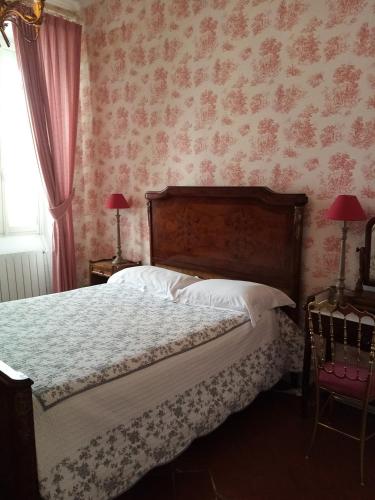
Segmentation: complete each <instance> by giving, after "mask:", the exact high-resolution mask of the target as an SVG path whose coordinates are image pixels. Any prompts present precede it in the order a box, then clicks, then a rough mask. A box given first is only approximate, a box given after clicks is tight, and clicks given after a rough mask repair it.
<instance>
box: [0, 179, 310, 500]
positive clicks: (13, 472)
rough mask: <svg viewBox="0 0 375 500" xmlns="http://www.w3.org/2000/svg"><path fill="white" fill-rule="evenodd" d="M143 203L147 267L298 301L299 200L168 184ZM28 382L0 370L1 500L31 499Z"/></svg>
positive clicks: (258, 190) (249, 190)
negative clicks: (251, 285) (261, 286)
mask: <svg viewBox="0 0 375 500" xmlns="http://www.w3.org/2000/svg"><path fill="white" fill-rule="evenodd" d="M146 199H147V205H148V217H149V225H150V257H151V263H152V264H154V265H158V266H165V267H169V268H172V269H176V268H177V269H180V270H184V271H185V272H188V273H192V274H199V275H201V276H202V277H208V276H222V277H226V278H237V279H241V280H250V281H257V282H261V283H265V284H268V285H271V286H274V287H278V288H280V289H282V290H283V291H285V292H286V293H287V294H288V295H289V296H290V297H291V298H292V299H293V300H294V301H295V302H296V303H297V304H298V303H299V286H300V277H301V272H300V262H301V243H302V229H303V210H304V205H305V204H306V203H307V197H306V195H304V194H279V193H275V192H273V191H271V190H270V189H267V188H265V187H169V188H167V189H165V190H164V191H161V192H148V193H147V194H146ZM83 312H84V311H83ZM289 312H290V314H291V315H292V316H294V317H295V318H296V317H297V316H298V311H296V310H290V311H289ZM32 384H33V381H32V380H30V379H29V378H28V377H27V375H23V374H22V373H17V374H15V372H14V371H12V369H11V368H10V367H8V366H7V365H5V364H3V365H1V366H0V408H1V409H2V411H1V412H0V442H1V443H2V446H1V448H2V449H1V453H0V497H1V498H2V499H7V498H9V499H11V500H25V499H26V498H27V499H28V500H36V499H39V492H38V482H37V470H36V467H35V463H36V449H35V437H34V428H33V403H32ZM3 408H5V411H4V410H3ZM3 492H6V493H4V494H3Z"/></svg>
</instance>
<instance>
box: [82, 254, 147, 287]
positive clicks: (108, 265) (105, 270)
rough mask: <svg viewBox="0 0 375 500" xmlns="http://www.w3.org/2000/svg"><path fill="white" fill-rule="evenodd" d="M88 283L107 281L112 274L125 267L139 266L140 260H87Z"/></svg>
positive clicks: (94, 283)
mask: <svg viewBox="0 0 375 500" xmlns="http://www.w3.org/2000/svg"><path fill="white" fill-rule="evenodd" d="M89 265H90V267H89V274H90V285H101V284H103V283H107V280H108V278H109V277H110V276H112V274H114V273H117V271H121V269H126V268H127V267H134V266H140V265H141V261H140V260H139V261H138V262H132V261H131V260H127V261H125V262H123V263H122V264H112V259H101V260H90V261H89Z"/></svg>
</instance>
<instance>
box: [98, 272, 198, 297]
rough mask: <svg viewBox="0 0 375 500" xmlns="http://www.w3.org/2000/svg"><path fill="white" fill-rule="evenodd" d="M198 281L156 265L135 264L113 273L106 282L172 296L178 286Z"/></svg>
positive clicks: (193, 277) (181, 286)
mask: <svg viewBox="0 0 375 500" xmlns="http://www.w3.org/2000/svg"><path fill="white" fill-rule="evenodd" d="M197 281H200V279H199V278H196V277H195V276H189V275H188V274H183V273H177V272H176V271H170V270H169V269H164V268H162V267H156V266H135V267H128V268H127V269H122V270H121V271H118V272H117V273H115V274H113V275H112V276H111V277H110V278H109V280H108V282H107V283H125V284H126V285H129V286H131V287H133V288H137V289H138V290H143V291H144V290H147V291H150V292H152V293H155V294H156V295H158V296H161V297H168V298H173V297H174V296H175V294H176V292H177V290H179V289H180V288H183V287H185V286H188V285H191V284H192V283H196V282H197Z"/></svg>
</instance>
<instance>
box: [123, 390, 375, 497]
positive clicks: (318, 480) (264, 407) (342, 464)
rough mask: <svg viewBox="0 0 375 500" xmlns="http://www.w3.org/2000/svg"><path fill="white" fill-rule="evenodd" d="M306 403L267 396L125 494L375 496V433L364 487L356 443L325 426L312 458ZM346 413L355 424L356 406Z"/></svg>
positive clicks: (260, 397)
mask: <svg viewBox="0 0 375 500" xmlns="http://www.w3.org/2000/svg"><path fill="white" fill-rule="evenodd" d="M300 404H301V403H300V398H298V397H296V396H291V395H286V394H281V393H276V392H268V393H265V394H262V395H261V396H259V397H258V398H257V400H256V401H254V403H253V404H252V405H250V406H249V407H248V408H247V409H246V410H244V411H242V412H241V413H238V414H236V415H232V416H231V417H230V418H229V419H228V420H227V421H226V422H225V423H224V424H223V425H222V426H221V427H220V428H219V429H217V430H216V431H215V432H213V433H212V434H210V435H208V436H206V437H204V438H201V439H199V440H197V441H195V442H194V443H193V444H192V445H191V446H190V447H189V448H188V449H187V450H186V451H185V452H184V453H182V454H181V455H180V456H179V457H178V458H177V459H175V460H174V461H173V462H172V463H170V464H167V465H165V466H162V467H158V468H157V469H154V470H153V471H151V472H150V473H149V474H148V475H147V476H145V477H144V478H143V479H142V480H141V481H139V482H138V483H137V484H136V485H135V486H134V487H133V488H132V489H131V490H129V491H128V492H127V493H125V494H123V495H122V496H121V497H119V499H118V500H250V499H251V500H268V499H271V498H272V499H273V500H279V499H280V500H282V499H298V500H315V499H319V500H328V499H329V500H331V499H333V498H336V499H338V500H366V499H369V500H370V499H372V500H373V499H375V468H374V466H373V464H374V463H375V438H374V441H369V442H368V445H367V449H366V451H367V453H366V465H367V467H366V474H367V482H366V486H365V487H361V486H360V485H359V476H358V474H359V470H358V469H359V465H358V463H359V460H358V458H359V452H358V445H357V443H355V442H354V441H352V440H349V439H347V438H344V437H341V436H339V435H337V434H335V433H332V432H330V431H326V430H324V429H322V430H320V431H319V433H318V437H317V440H316V444H315V448H314V453H313V455H312V457H311V458H310V459H309V460H306V459H305V458H304V455H305V450H306V443H307V441H308V438H309V435H310V429H311V420H310V419H302V418H301V412H300ZM341 413H343V415H344V417H347V419H348V420H349V425H352V423H351V419H352V413H353V412H352V411H351V410H349V409H344V410H341Z"/></svg>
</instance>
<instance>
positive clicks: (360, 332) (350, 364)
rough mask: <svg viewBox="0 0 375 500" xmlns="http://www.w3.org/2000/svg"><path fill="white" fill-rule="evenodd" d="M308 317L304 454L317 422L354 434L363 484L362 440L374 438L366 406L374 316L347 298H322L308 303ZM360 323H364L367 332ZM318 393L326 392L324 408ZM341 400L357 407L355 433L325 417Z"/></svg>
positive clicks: (372, 386) (374, 355) (371, 387)
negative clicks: (309, 378) (310, 391)
mask: <svg viewBox="0 0 375 500" xmlns="http://www.w3.org/2000/svg"><path fill="white" fill-rule="evenodd" d="M307 317H308V328H309V338H310V345H311V353H312V360H313V366H314V383H315V418H314V427H313V432H312V436H311V442H310V447H309V450H308V452H307V458H308V457H309V455H310V453H311V450H312V447H313V444H314V441H315V437H316V433H317V429H318V426H322V427H325V428H326V429H330V430H333V431H336V432H339V433H340V434H342V435H345V436H347V437H350V438H353V439H355V440H356V441H359V443H360V477H361V485H362V486H363V485H364V450H365V443H366V441H367V440H368V439H370V438H371V437H373V436H375V433H372V434H369V435H367V433H366V431H367V415H368V405H369V402H372V401H374V400H375V383H374V382H375V379H374V377H375V373H374V371H373V364H374V359H375V316H374V315H371V314H370V313H368V312H367V311H359V310H358V309H356V308H355V307H353V306H352V305H351V304H349V303H348V302H347V303H346V304H345V306H341V305H339V304H331V303H330V302H329V301H328V299H326V300H323V301H321V302H319V301H313V302H310V303H309V304H308V306H307ZM353 319H354V321H353ZM364 327H367V330H368V335H366V333H365V331H364ZM321 391H324V392H325V393H328V397H327V398H326V400H325V402H324V404H323V405H322V407H321V405H320V400H321ZM343 398H344V399H345V398H346V399H347V400H348V399H350V401H352V402H355V403H357V404H358V406H359V408H360V409H361V428H360V432H359V433H358V434H351V433H348V432H345V431H344V430H343V429H342V428H340V427H338V426H337V425H336V426H335V425H333V424H332V419H330V420H326V419H324V410H325V409H326V408H327V407H328V405H329V404H330V403H331V402H332V401H340V400H342V399H343Z"/></svg>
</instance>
